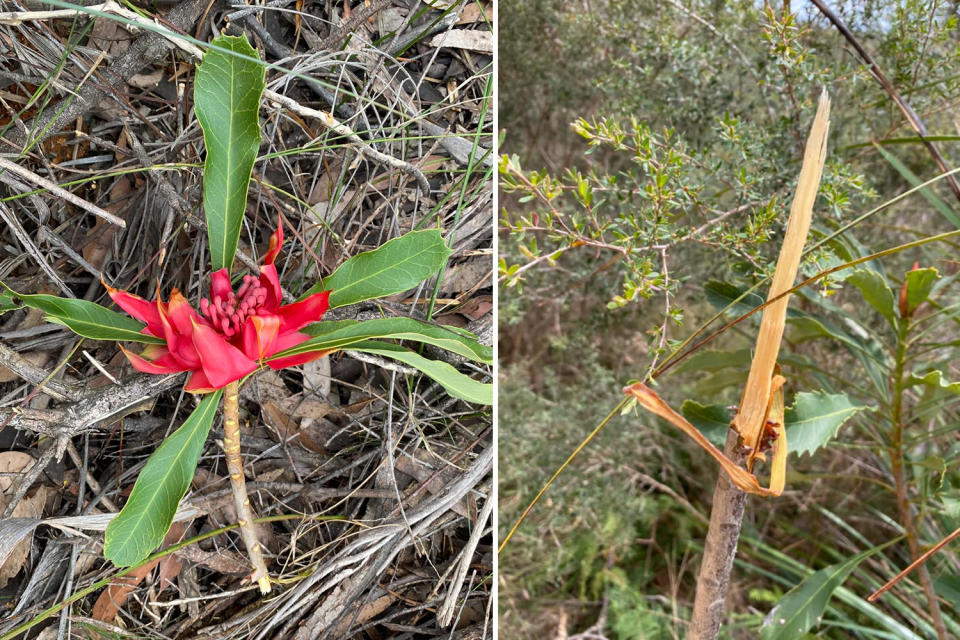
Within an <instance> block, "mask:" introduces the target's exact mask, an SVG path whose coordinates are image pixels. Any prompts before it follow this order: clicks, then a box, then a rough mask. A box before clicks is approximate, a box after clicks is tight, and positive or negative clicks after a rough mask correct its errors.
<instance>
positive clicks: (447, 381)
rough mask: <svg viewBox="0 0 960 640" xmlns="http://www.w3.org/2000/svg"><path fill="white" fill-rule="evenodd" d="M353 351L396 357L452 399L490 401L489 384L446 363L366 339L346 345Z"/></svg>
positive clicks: (394, 358)
mask: <svg viewBox="0 0 960 640" xmlns="http://www.w3.org/2000/svg"><path fill="white" fill-rule="evenodd" d="M350 349H351V350H353V351H361V352H363V353H372V354H374V355H378V356H383V357H385V358H391V359H393V360H399V361H400V362H403V363H405V364H408V365H410V366H411V367H414V368H415V369H418V370H420V371H421V372H423V373H424V374H425V375H427V376H428V377H430V378H432V379H434V380H436V381H437V382H439V383H440V384H441V385H443V388H444V389H446V390H447V393H449V394H450V395H451V396H453V397H454V398H460V399H461V400H466V401H467V402H473V403H475V404H486V405H490V404H493V385H492V384H485V383H483V382H477V381H476V380H474V379H473V378H471V377H469V376H466V375H464V374H462V373H460V372H459V371H457V370H456V369H454V368H453V367H451V366H450V365H449V364H447V363H446V362H441V361H439V360H429V359H427V358H424V357H423V356H421V355H420V354H418V353H415V352H413V351H410V350H409V349H405V348H403V347H401V346H399V345H395V344H390V343H388V342H378V341H376V340H369V341H366V342H358V343H356V344H352V345H350Z"/></svg>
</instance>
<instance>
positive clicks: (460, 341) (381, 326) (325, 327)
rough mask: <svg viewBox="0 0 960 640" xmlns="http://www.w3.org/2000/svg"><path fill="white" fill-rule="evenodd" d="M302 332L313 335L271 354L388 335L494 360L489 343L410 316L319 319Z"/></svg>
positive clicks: (472, 357) (476, 358)
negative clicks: (361, 319)
mask: <svg viewBox="0 0 960 640" xmlns="http://www.w3.org/2000/svg"><path fill="white" fill-rule="evenodd" d="M304 333H309V334H310V335H313V336H316V337H315V338H312V339H310V340H307V341H306V342H302V343H300V344H298V345H297V346H295V347H291V348H290V349H287V350H286V351H283V352H281V353H278V354H277V355H276V356H274V357H277V358H282V357H286V356H292V355H297V354H300V353H309V352H311V351H326V350H329V349H339V348H342V347H345V346H348V345H350V344H353V343H355V342H361V341H363V340H369V339H371V338H390V339H393V340H415V341H417V342H423V343H426V344H432V345H434V346H436V347H440V348H441V349H445V350H447V351H450V352H451V353H456V354H458V355H461V356H463V357H464V358H469V359H470V360H474V361H476V362H483V363H485V364H492V363H493V350H492V349H491V348H490V347H487V346H485V345H482V344H480V343H479V342H477V341H476V340H474V339H471V338H468V337H467V336H464V335H462V334H461V333H458V332H454V331H453V330H452V329H450V328H448V327H444V326H437V325H432V324H427V323H426V322H420V321H419V320H413V319H411V318H378V319H376V320H367V321H366V322H358V323H350V324H346V325H345V324H344V323H343V322H318V323H316V324H312V325H310V326H309V327H306V328H305V329H304Z"/></svg>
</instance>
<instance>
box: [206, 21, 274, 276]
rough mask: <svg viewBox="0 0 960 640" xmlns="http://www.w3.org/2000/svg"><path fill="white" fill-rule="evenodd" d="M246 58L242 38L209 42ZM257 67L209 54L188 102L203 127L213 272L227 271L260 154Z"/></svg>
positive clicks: (252, 53)
mask: <svg viewBox="0 0 960 640" xmlns="http://www.w3.org/2000/svg"><path fill="white" fill-rule="evenodd" d="M211 44H212V45H213V46H214V47H219V48H220V49H226V50H228V51H233V52H235V53H239V54H242V55H244V56H247V57H250V58H257V52H256V50H255V49H254V48H253V47H251V46H250V43H249V42H247V38H246V36H220V37H219V38H216V39H215V40H214V41H213V42H212V43H211ZM264 72H265V68H264V67H263V65H260V64H257V63H256V62H253V61H252V60H246V59H244V58H238V57H237V56H233V55H230V54H229V53H226V52H225V51H220V50H218V49H210V50H209V51H207V53H206V55H204V56H203V62H202V63H201V64H200V66H199V67H197V77H196V81H195V82H194V88H193V99H194V103H195V109H196V112H197V120H199V121H200V126H201V127H202V128H203V142H204V145H205V146H206V148H207V158H206V160H205V161H204V163H203V210H204V213H205V215H206V218H207V236H208V238H209V240H210V263H211V266H212V267H213V270H214V271H218V270H220V269H222V268H224V267H226V268H228V269H229V268H230V265H231V264H232V263H233V256H234V254H235V253H236V252H237V241H238V240H239V238H240V226H241V224H242V223H243V213H244V211H245V210H246V207H247V188H248V187H249V184H250V173H251V171H253V163H254V161H255V160H256V159H257V152H258V151H259V149H260V121H259V119H258V115H257V114H258V112H259V110H260V96H261V95H262V94H263V88H264V82H263V79H264Z"/></svg>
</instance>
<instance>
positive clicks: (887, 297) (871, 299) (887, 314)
mask: <svg viewBox="0 0 960 640" xmlns="http://www.w3.org/2000/svg"><path fill="white" fill-rule="evenodd" d="M847 282H849V283H850V284H852V285H853V286H855V287H856V288H857V289H860V293H861V294H863V299H864V300H866V301H867V303H868V304H869V305H870V306H871V307H873V308H874V309H876V310H877V311H879V312H880V315H882V316H883V317H884V318H886V319H887V321H888V322H889V323H890V325H891V326H896V324H897V315H896V312H895V306H894V299H893V291H891V290H890V286H889V285H888V284H887V280H886V278H884V277H883V276H882V275H880V274H879V273H877V272H876V271H872V270H870V269H857V270H856V271H854V272H853V275H851V276H850V277H848V278H847Z"/></svg>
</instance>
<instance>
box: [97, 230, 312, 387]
mask: <svg viewBox="0 0 960 640" xmlns="http://www.w3.org/2000/svg"><path fill="white" fill-rule="evenodd" d="M282 244H283V229H282V226H278V227H277V230H276V232H274V234H273V235H272V236H271V237H270V249H269V250H268V252H267V255H266V256H265V259H264V265H263V266H262V267H260V278H259V280H258V279H257V278H256V277H254V276H251V275H247V276H244V278H243V284H242V285H241V286H240V288H239V289H238V290H237V293H236V294H234V292H233V286H232V284H231V283H230V275H229V274H228V272H227V270H226V269H221V270H220V271H217V272H216V273H214V274H213V275H212V276H211V284H210V298H204V299H202V300H201V301H200V313H199V314H198V313H197V312H196V311H195V310H194V309H193V307H191V306H190V303H189V302H187V300H186V298H184V297H183V296H182V295H180V293H179V292H178V291H177V290H176V289H174V290H173V292H172V293H171V294H170V300H169V301H168V302H163V301H162V300H160V299H159V294H158V296H157V300H155V301H153V302H148V301H147V300H144V299H143V298H140V297H139V296H135V295H133V294H131V293H127V292H126V291H120V290H119V289H114V288H112V287H109V286H107V292H108V293H109V294H110V297H111V298H112V299H113V301H114V302H116V303H117V305H119V306H120V308H121V309H123V310H124V311H126V312H127V313H129V314H130V315H131V316H133V317H134V318H136V319H137V320H139V321H141V322H145V323H146V325H147V326H146V327H144V329H143V333H145V334H147V335H152V336H155V337H158V338H162V339H164V340H166V344H165V345H149V346H148V347H147V348H146V349H144V351H143V352H142V353H141V354H139V355H138V354H135V353H132V352H130V351H127V350H126V349H124V348H123V347H122V346H121V347H120V349H121V350H122V351H123V353H124V355H126V356H127V359H129V360H130V364H132V365H133V367H134V368H135V369H137V370H138V371H143V372H145V373H157V374H167V373H176V372H178V371H192V372H193V373H192V374H191V376H190V379H189V380H188V381H187V385H186V387H185V389H186V390H187V391H191V392H194V393H207V392H209V391H213V390H214V389H219V388H221V387H224V386H226V385H227V384H228V383H230V382H233V381H235V380H239V379H240V378H242V377H243V376H245V375H247V374H249V373H252V372H253V371H254V370H256V369H257V367H258V366H261V365H262V363H263V361H264V360H265V359H266V358H269V357H270V356H272V355H273V354H275V353H279V352H280V351H284V350H286V349H289V348H290V347H292V346H295V345H297V344H300V343H301V342H304V341H305V340H309V339H310V336H309V335H307V334H305V333H300V329H302V328H303V327H305V326H306V325H308V324H310V323H312V322H316V321H318V320H320V318H322V317H323V314H324V313H326V311H327V307H328V306H329V302H328V299H329V297H330V292H329V291H323V292H321V293H317V294H314V295H312V296H310V297H308V298H305V299H304V300H301V301H299V302H294V303H293V304H287V305H283V304H281V302H282V300H281V290H280V279H279V278H278V276H277V268H276V266H274V264H273V263H274V260H275V259H276V257H277V254H279V253H280V247H281V245H282ZM104 286H106V285H104ZM327 353H328V352H326V351H319V352H311V353H304V354H300V355H296V356H290V357H288V358H279V359H275V360H271V361H269V362H267V363H266V364H267V365H268V366H270V368H272V369H282V368H285V367H291V366H294V365H298V364H303V363H305V362H309V361H311V360H315V359H317V358H321V357H323V356H325V355H326V354H327Z"/></svg>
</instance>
